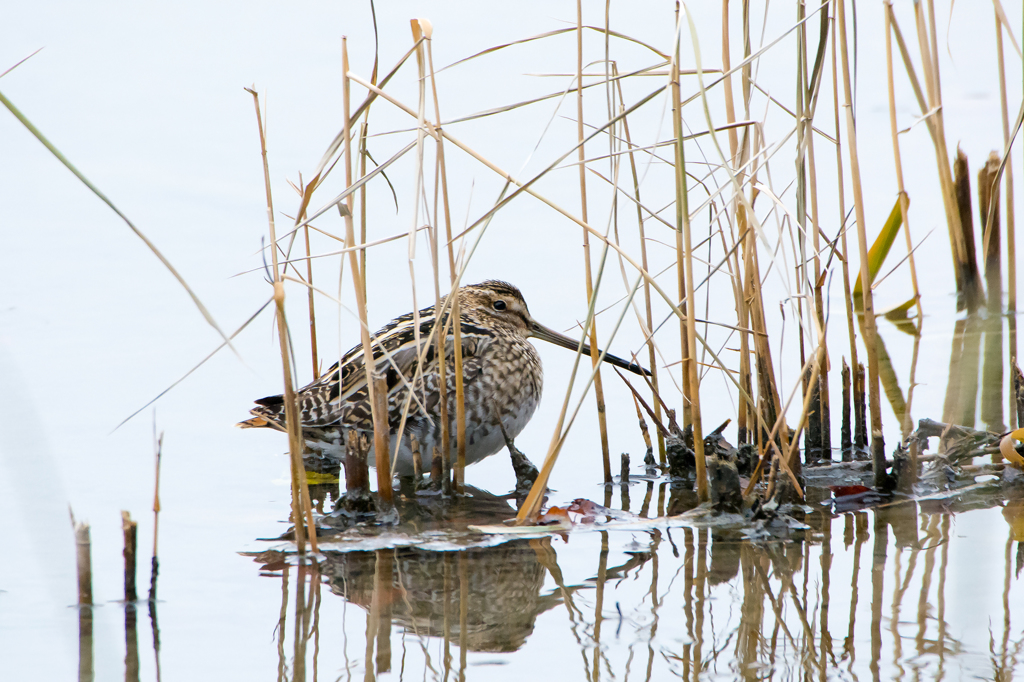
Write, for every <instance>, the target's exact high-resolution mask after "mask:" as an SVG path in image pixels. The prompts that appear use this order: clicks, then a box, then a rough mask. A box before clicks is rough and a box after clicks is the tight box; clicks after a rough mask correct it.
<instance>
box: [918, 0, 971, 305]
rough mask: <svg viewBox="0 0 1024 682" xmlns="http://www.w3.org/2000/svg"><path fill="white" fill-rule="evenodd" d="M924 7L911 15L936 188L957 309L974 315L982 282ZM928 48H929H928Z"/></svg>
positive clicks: (931, 11)
mask: <svg viewBox="0 0 1024 682" xmlns="http://www.w3.org/2000/svg"><path fill="white" fill-rule="evenodd" d="M923 5H924V3H923V2H915V3H914V14H915V18H916V20H917V37H918V44H919V46H920V50H921V62H922V65H923V68H924V71H925V79H924V80H925V90H926V91H927V93H928V107H929V108H928V111H926V112H922V113H925V114H930V115H929V116H928V121H929V126H930V127H931V129H932V131H933V132H932V139H933V141H934V143H935V155H936V164H937V167H938V171H939V184H940V185H941V188H942V200H943V206H944V208H945V209H946V223H947V225H948V227H949V240H950V245H951V246H952V250H953V261H954V264H953V265H954V270H955V274H956V282H957V293H958V301H957V309H958V310H962V309H963V308H964V307H966V308H967V310H969V311H971V312H973V311H974V310H977V308H978V306H979V305H980V304H981V300H982V291H981V281H980V278H979V276H978V264H977V262H976V261H974V260H972V259H971V258H970V257H969V255H968V246H967V242H966V241H965V235H966V232H965V227H964V225H963V224H962V223H961V219H960V216H961V210H960V208H959V206H958V202H957V196H956V187H955V184H954V182H953V176H952V174H951V172H950V168H949V151H948V150H947V148H946V130H945V124H944V116H943V112H942V88H941V81H940V78H939V64H938V58H939V55H938V48H937V46H936V35H935V33H936V32H935V15H934V10H935V8H934V3H931V2H929V15H930V16H929V19H930V24H931V32H930V33H929V29H928V28H927V27H926V26H925V17H924V7H923ZM929 44H930V46H929Z"/></svg>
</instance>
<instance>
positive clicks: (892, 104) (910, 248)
mask: <svg viewBox="0 0 1024 682" xmlns="http://www.w3.org/2000/svg"><path fill="white" fill-rule="evenodd" d="M885 65H886V73H887V75H888V81H889V128H890V130H891V131H892V153H893V160H894V161H895V164H896V184H897V187H898V188H899V197H900V214H901V215H902V216H903V234H904V235H905V236H906V238H907V260H908V262H909V263H910V282H911V284H912V285H913V287H914V299H915V300H916V301H917V319H918V320H919V321H920V320H921V319H922V317H923V315H924V311H923V310H922V309H921V292H920V289H919V288H918V285H917V265H916V264H915V263H914V241H913V239H911V236H910V215H909V210H910V197H908V196H907V191H906V189H904V185H903V160H902V157H901V155H900V140H899V130H898V128H897V126H896V95H895V88H894V85H893V68H892V0H886V3H885ZM909 419H910V415H909V414H908V415H907V420H909ZM912 424H913V422H910V424H909V426H910V427H911V428H912ZM908 433H909V431H907V430H906V427H905V429H904V434H903V435H904V437H906V436H907V434H908Z"/></svg>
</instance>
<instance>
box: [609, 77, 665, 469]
mask: <svg viewBox="0 0 1024 682" xmlns="http://www.w3.org/2000/svg"><path fill="white" fill-rule="evenodd" d="M619 87H620V88H621V85H620V86H619ZM619 100H620V101H621V100H622V91H621V89H620V91H619ZM622 134H623V137H625V139H626V147H627V149H629V152H628V154H629V170H630V173H631V175H632V177H633V194H634V196H635V197H636V220H637V229H638V231H639V236H640V266H641V267H642V268H643V269H644V270H648V269H649V268H648V265H647V235H646V234H645V230H644V216H643V206H642V204H641V201H640V176H639V174H638V173H637V169H636V155H635V153H634V151H633V141H632V139H631V137H630V134H629V118H628V117H626V116H623V117H622ZM620 260H621V259H620ZM640 326H641V329H642V330H643V333H644V336H645V338H647V344H646V345H647V354H648V367H650V370H651V386H652V390H653V391H654V393H657V392H658V358H657V351H656V348H655V345H654V335H653V329H654V316H653V313H652V310H651V285H650V284H649V283H648V282H646V281H645V282H644V318H643V319H642V320H641V322H640ZM654 418H655V419H656V420H657V421H658V422H660V421H661V402H660V401H657V400H655V401H654ZM657 439H658V461H659V462H660V463H661V464H662V465H665V464H666V463H667V460H666V458H665V436H664V434H662V433H661V431H657Z"/></svg>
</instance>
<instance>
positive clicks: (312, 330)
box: [302, 223, 320, 381]
mask: <svg viewBox="0 0 1024 682" xmlns="http://www.w3.org/2000/svg"><path fill="white" fill-rule="evenodd" d="M302 231H303V234H304V236H305V241H306V282H308V283H309V287H308V288H307V292H308V295H309V348H310V352H311V353H312V355H313V380H314V381H315V380H316V379H319V378H320V361H319V360H318V358H317V351H316V313H315V312H314V309H313V259H312V258H310V256H311V255H312V253H311V252H310V249H309V224H308V223H307V224H305V225H303V226H302Z"/></svg>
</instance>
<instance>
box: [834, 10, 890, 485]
mask: <svg viewBox="0 0 1024 682" xmlns="http://www.w3.org/2000/svg"><path fill="white" fill-rule="evenodd" d="M844 4H845V2H844V0H839V1H838V3H837V5H836V6H837V10H838V11H837V12H836V16H837V19H838V21H837V26H836V30H837V31H838V32H839V50H840V62H841V64H842V72H843V95H844V102H843V106H844V107H845V109H846V136H847V138H848V139H849V145H848V147H849V149H848V153H849V155H850V180H851V183H852V185H853V201H854V210H855V212H856V215H857V242H858V246H859V247H860V276H861V281H862V282H864V318H863V324H862V329H861V333H862V334H863V336H864V345H865V346H866V347H867V354H868V394H869V403H870V407H871V461H872V467H873V470H874V478H875V486H876V487H881V486H882V485H883V483H884V482H885V475H886V474H885V441H884V436H883V434H882V405H881V402H880V400H881V398H880V395H879V390H878V349H877V347H876V345H875V338H876V336H877V335H878V331H877V329H876V328H875V304H874V295H873V293H872V291H871V281H872V280H871V272H870V270H869V268H868V238H867V222H866V218H865V214H864V195H863V193H862V191H861V183H860V159H859V157H858V155H857V127H856V124H855V123H854V120H853V101H852V100H853V97H852V94H851V91H852V84H851V81H850V60H849V56H848V52H847V45H846V42H847V41H846V10H845V7H844Z"/></svg>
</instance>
